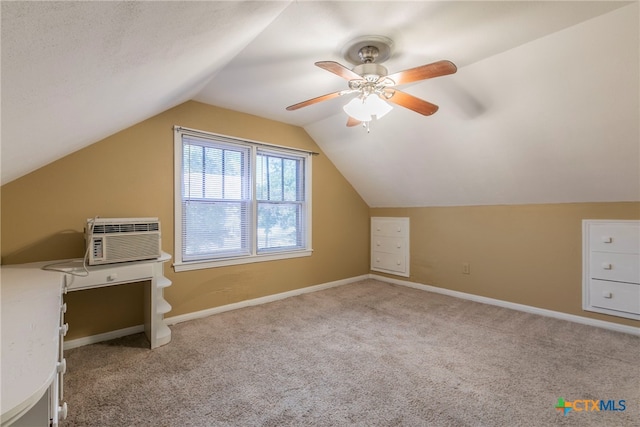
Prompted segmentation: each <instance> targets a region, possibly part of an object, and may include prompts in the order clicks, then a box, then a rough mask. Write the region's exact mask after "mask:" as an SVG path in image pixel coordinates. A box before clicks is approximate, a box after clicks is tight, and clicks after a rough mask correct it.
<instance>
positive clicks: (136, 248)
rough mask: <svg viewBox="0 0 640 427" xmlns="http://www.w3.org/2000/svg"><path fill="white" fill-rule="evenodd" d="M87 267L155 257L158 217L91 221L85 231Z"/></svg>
mask: <svg viewBox="0 0 640 427" xmlns="http://www.w3.org/2000/svg"><path fill="white" fill-rule="evenodd" d="M85 234H86V239H87V245H88V247H87V251H88V264H89V265H99V264H113V263H116V262H126V261H141V260H146V259H155V258H159V257H160V255H161V251H162V250H161V244H160V221H158V218H91V219H88V220H87V227H86V228H85Z"/></svg>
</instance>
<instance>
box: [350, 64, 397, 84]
mask: <svg viewBox="0 0 640 427" xmlns="http://www.w3.org/2000/svg"><path fill="white" fill-rule="evenodd" d="M353 72H354V73H356V74H359V75H361V76H362V78H364V79H365V80H366V81H369V82H376V81H378V79H379V78H380V77H385V76H386V75H387V74H389V71H387V69H386V68H385V67H384V66H382V65H380V64H376V63H374V62H369V63H366V64H360V65H356V66H355V67H353Z"/></svg>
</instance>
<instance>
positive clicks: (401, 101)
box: [383, 89, 438, 116]
mask: <svg viewBox="0 0 640 427" xmlns="http://www.w3.org/2000/svg"><path fill="white" fill-rule="evenodd" d="M388 91H389V92H392V93H393V95H392V96H391V97H390V98H387V97H384V98H383V99H386V100H387V101H389V102H392V103H394V104H396V105H399V106H401V107H404V108H408V109H409V110H413V111H415V112H416V113H420V114H422V115H424V116H430V115H432V114H433V113H435V112H436V111H438V106H437V105H435V104H432V103H430V102H427V101H425V100H422V99H420V98H416V97H415V96H413V95H409V94H408V93H406V92H401V91H399V90H397V89H388Z"/></svg>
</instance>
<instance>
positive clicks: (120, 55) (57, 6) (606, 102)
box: [1, 0, 640, 206]
mask: <svg viewBox="0 0 640 427" xmlns="http://www.w3.org/2000/svg"><path fill="white" fill-rule="evenodd" d="M1 12H2V16H1V18H2V30H1V31H2V33H1V36H2V38H1V43H2V44H1V48H2V63H1V65H2V69H1V72H2V74H1V79H2V92H1V95H2V123H1V125H2V152H1V154H2V183H3V184H4V183H7V182H10V181H12V180H14V179H16V178H18V177H20V176H22V175H25V174H26V173H29V172H31V171H33V170H35V169H37V168H39V167H41V166H43V165H45V164H47V163H49V162H52V161H54V160H56V159H58V158H60V157H63V156H65V155H67V154H69V153H71V152H73V151H76V150H78V149H81V148H83V147H85V146H87V145H89V144H92V143H94V142H96V141H98V140H100V139H102V138H105V137H107V136H109V135H111V134H113V133H115V132H117V131H119V130H122V129H124V128H126V127H129V126H131V125H133V124H135V123H138V122H140V121H142V120H145V119H147V118H149V117H152V116H154V115H156V114H158V113H160V112H162V111H165V110H167V109H169V108H171V107H173V106H176V105H178V104H180V103H183V102H185V101H188V100H197V101H200V102H204V103H208V104H212V105H216V106H220V107H224V108H229V109H232V110H237V111H241V112H245V113H249V114H254V115H257V116H261V117H265V118H268V119H273V120H278V121H281V122H285V123H290V124H293V125H298V126H302V127H304V129H305V130H306V131H307V132H308V133H309V135H310V136H311V137H312V138H313V139H314V140H315V141H316V142H317V143H318V145H319V146H320V148H321V149H322V150H323V152H324V153H325V155H327V156H328V157H329V158H330V159H331V160H332V161H333V163H334V164H335V165H336V166H337V167H338V169H339V170H340V171H341V172H342V173H343V174H344V176H345V177H346V178H347V179H348V180H349V181H350V182H351V184H352V185H353V186H354V188H355V189H356V190H357V191H358V192H359V193H360V194H361V196H362V197H363V198H364V199H365V201H366V202H367V203H368V204H369V205H370V206H444V205H477V204H516V203H555V202H585V201H631V200H640V124H639V122H640V83H639V81H640V70H639V64H640V54H639V51H640V41H639V38H640V25H639V22H640V12H639V8H638V2H637V1H624V2H622V1H584V2H582V1H567V2H556V1H531V2H527V1H487V2H484V1H469V2H458V1H441V2H438V1H410V2H397V1H391V2H373V1H371V2H359V1H327V2H321V1H302V0H298V1H275V2H270V1H254V2H248V1H215V2H214V1H208V2H27V1H24V2H7V1H3V2H2V10H1ZM366 35H379V36H385V37H389V38H391V39H392V40H393V41H394V45H393V48H392V54H391V57H390V58H389V59H388V60H387V61H385V63H384V65H385V66H386V67H387V68H388V69H389V71H390V72H391V73H393V72H396V71H400V70H404V69H407V68H412V67H415V66H419V65H423V64H427V63H430V62H435V61H437V60H440V59H448V60H451V61H453V62H454V63H455V64H456V65H457V66H458V72H457V73H456V74H453V75H449V76H444V77H438V78H435V79H430V80H425V81H421V82H417V83H412V84H409V85H406V86H403V87H401V89H402V90H403V91H405V92H408V93H410V94H412V95H414V96H417V97H420V98H423V99H425V100H428V101H429V102H432V103H434V104H437V105H438V106H439V107H440V109H439V111H438V112H437V113H436V114H434V115H432V116H428V117H425V116H422V115H420V114H417V113H415V112H413V111H410V110H408V109H405V108H402V107H395V108H394V109H393V111H391V112H390V113H389V114H388V115H387V116H385V117H384V118H382V119H381V120H379V121H374V122H372V124H371V130H370V132H369V133H367V131H366V130H365V129H363V128H361V127H359V126H356V127H346V126H345V124H346V119H347V116H346V115H345V113H344V112H343V111H342V105H344V104H346V102H347V101H348V99H346V98H348V96H347V95H345V96H343V97H337V98H334V99H332V100H329V101H325V102H323V103H320V104H315V105H312V106H309V107H305V108H303V109H300V110H297V111H286V110H285V107H287V106H288V105H291V104H294V103H296V102H300V101H303V100H306V99H308V98H313V97H315V96H319V95H323V94H326V93H330V92H335V91H339V90H342V89H346V81H345V80H343V79H341V78H339V77H338V76H336V75H334V74H331V73H328V72H327V71H325V70H322V69H320V68H318V67H315V66H314V62H316V61H320V60H325V61H337V62H340V63H342V64H344V65H346V66H352V65H351V64H349V62H347V60H346V59H345V57H344V55H343V49H344V48H345V46H347V45H348V43H349V41H351V40H353V39H355V38H357V37H361V36H366Z"/></svg>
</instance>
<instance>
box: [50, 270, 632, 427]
mask: <svg viewBox="0 0 640 427" xmlns="http://www.w3.org/2000/svg"><path fill="white" fill-rule="evenodd" d="M147 346H148V342H147V341H146V338H145V337H144V334H137V335H132V336H129V337H124V338H120V339H117V340H113V341H109V342H104V343H99V344H94V345H89V346H84V347H80V348H75V349H72V350H68V351H66V352H65V357H66V358H67V366H68V371H67V374H66V375H65V396H64V397H65V400H66V401H67V402H68V405H69V416H68V418H67V420H65V421H64V422H62V424H61V425H62V426H547V425H559V426H634V425H635V426H638V425H640V337H637V336H632V335H628V334H623V333H619V332H613V331H609V330H605V329H600V328H595V327H591V326H586V325H581V324H576V323H571V322H567V321H562V320H558V319H553V318H548V317H542V316H538V315H534V314H529V313H523V312H519V311H513V310H509V309H505V308H501V307H496V306H491V305H485V304H481V303H476V302H472V301H467V300H462V299H457V298H453V297H449V296H444V295H440V294H435V293H430V292H425V291H421V290H418V289H413V288H407V287H403V286H398V285H393V284H389V283H384V282H381V281H376V280H364V281H360V282H356V283H352V284H348V285H344V286H339V287H336V288H331V289H326V290H323V291H319V292H314V293H309V294H304V295H300V296H295V297H291V298H287V299H284V300H280V301H276V302H272V303H268V304H264V305H260V306H254V307H247V308H243V309H239V310H234V311H229V312H225V313H221V314H217V315H213V316H210V317H207V318H204V319H199V320H193V321H189V322H184V323H180V324H177V325H174V326H172V341H171V342H170V343H169V344H168V345H166V346H163V347H160V348H157V349H154V350H150V349H149V348H147ZM560 398H562V399H564V401H565V402H569V403H573V404H574V406H575V409H574V410H571V411H568V413H566V415H565V414H564V411H562V410H558V409H556V407H555V406H556V405H557V404H558V400H559V399H560ZM578 400H579V401H580V402H578ZM584 400H586V401H588V402H582V401H584ZM598 400H602V401H603V402H605V404H604V405H605V406H604V409H608V410H599V411H596V410H595V409H594V410H592V409H593V408H592V407H593V406H594V403H589V401H598ZM621 400H623V401H624V402H622V404H623V405H624V406H625V408H624V410H612V409H613V408H612V407H611V402H609V401H613V403H614V404H615V405H614V407H615V408H616V409H621V406H620V404H621V402H620V401H621ZM582 408H585V409H586V410H580V409H582Z"/></svg>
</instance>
